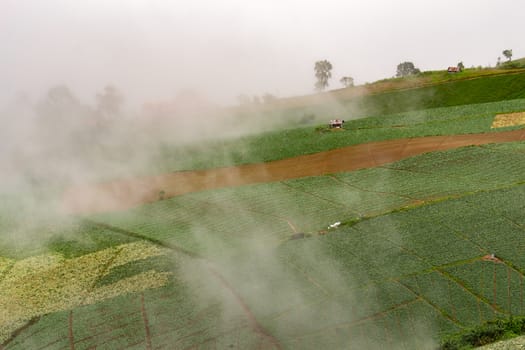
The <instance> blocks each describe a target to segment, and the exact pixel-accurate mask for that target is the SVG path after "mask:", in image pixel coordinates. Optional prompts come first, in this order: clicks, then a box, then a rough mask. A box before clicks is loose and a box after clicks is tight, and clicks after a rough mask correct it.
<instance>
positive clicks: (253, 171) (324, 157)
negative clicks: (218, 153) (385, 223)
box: [63, 130, 525, 214]
mask: <svg viewBox="0 0 525 350" xmlns="http://www.w3.org/2000/svg"><path fill="white" fill-rule="evenodd" d="M524 139H525V130H513V131H507V132H497V133H484V134H466V135H450V136H429V137H419V138H410V139H399V140H389V141H379V142H371V143H366V144H359V145H354V146H348V147H344V148H339V149H334V150H331V151H326V152H320V153H315V154H310V155H304V156H299V157H294V158H289V159H283V160H278V161H273V162H268V163H260V164H248V165H241V166H238V167H226V168H218V169H207V170H196V171H181V172H175V173H169V174H163V175H157V176H147V177H136V178H129V179H121V180H114V181H108V182H105V183H99V184H88V185H82V186H75V187H71V188H69V189H67V190H66V191H65V193H64V197H63V206H64V209H65V210H66V211H67V212H70V213H75V214H86V213H96V212H108V211H117V210H125V209H129V208H132V207H135V206H138V205H141V204H144V203H150V202H155V201H157V200H159V197H160V193H161V192H162V197H163V198H170V197H174V196H178V195H182V194H185V193H191V192H197V191H202V190H208V189H217V188H221V187H232V186H241V185H248V184H255V183H265V182H275V181H283V180H288V179H294V178H301V177H306V176H320V175H326V174H333V173H339V172H347V171H352V170H357V169H363V168H371V167H375V166H378V165H382V164H386V163H391V162H395V161H398V160H400V159H403V158H407V157H411V156H415V155H418V154H422V153H426V152H432V151H440V150H447V149H453V148H458V147H463V146H469V145H482V144H487V143H500V142H511V141H521V140H524Z"/></svg>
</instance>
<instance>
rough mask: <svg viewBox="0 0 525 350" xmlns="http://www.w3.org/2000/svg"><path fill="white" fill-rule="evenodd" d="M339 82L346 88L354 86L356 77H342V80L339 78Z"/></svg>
mask: <svg viewBox="0 0 525 350" xmlns="http://www.w3.org/2000/svg"><path fill="white" fill-rule="evenodd" d="M339 82H340V83H341V84H343V86H344V87H345V88H346V87H350V86H354V78H352V77H342V78H341V80H339Z"/></svg>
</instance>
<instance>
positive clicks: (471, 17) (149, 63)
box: [0, 0, 525, 104]
mask: <svg viewBox="0 0 525 350" xmlns="http://www.w3.org/2000/svg"><path fill="white" fill-rule="evenodd" d="M523 13H525V1H523V0H499V1H496V0H491V1H489V0H460V1H457V0H454V1H452V0H436V1H434V0H424V1H422V0H367V1H350V0H323V1H320V0H317V1H313V0H312V1H310V0H187V1H186V0H171V1H169V0H164V1H161V0H120V1H119V0H0V43H1V52H0V102H1V101H6V100H7V99H8V98H9V97H10V96H13V95H14V94H15V93H17V92H19V91H26V92H28V93H29V94H30V95H31V96H33V98H35V97H38V96H40V95H41V94H42V92H43V91H45V90H46V89H47V88H48V87H50V86H52V85H55V84H59V83H62V84H66V85H68V86H69V87H70V88H71V89H73V91H75V93H77V95H79V96H80V97H81V98H82V99H83V100H85V101H86V102H91V101H90V99H92V97H93V95H94V94H95V93H96V92H97V91H100V90H101V89H102V87H103V86H104V85H105V84H107V83H113V84H115V85H116V86H117V87H119V88H120V89H121V90H122V91H123V92H124V93H125V95H126V96H127V98H128V102H129V101H131V102H132V103H135V104H139V103H142V102H143V101H146V100H161V99H167V98H170V97H172V96H174V95H175V94H176V93H177V92H179V91H181V90H184V89H192V90H197V91H200V92H202V93H204V94H206V95H207V96H209V97H210V98H212V99H213V100H215V101H217V102H227V103H229V102H232V101H235V98H236V96H238V95H239V94H241V93H245V94H249V95H254V94H257V95H262V94H264V93H272V94H275V95H278V96H281V97H284V96H290V95H295V94H307V93H310V92H312V91H313V87H314V83H315V79H314V72H313V66H314V62H315V61H316V60H320V59H327V60H329V61H330V62H331V63H332V64H333V66H334V69H333V72H332V73H333V77H332V80H331V81H330V88H339V87H341V85H340V83H339V79H340V78H341V77H342V76H344V75H350V76H352V77H354V78H355V81H356V83H358V84H360V83H364V82H371V81H374V80H377V79H382V78H386V77H391V76H393V75H394V74H395V69H396V66H397V64H398V63H400V62H403V61H407V60H408V61H412V62H414V64H415V65H416V66H417V67H419V68H420V69H421V70H434V69H444V68H446V67H447V66H450V65H455V64H456V63H457V62H459V61H463V62H464V64H465V66H467V67H470V66H472V65H475V66H478V65H484V66H485V65H488V64H490V65H494V64H495V63H496V60H497V57H498V56H502V59H504V57H503V55H502V53H501V52H502V50H504V49H512V50H513V53H514V57H515V58H518V57H523V56H525V40H523V34H524V33H525V31H524V28H523Z"/></svg>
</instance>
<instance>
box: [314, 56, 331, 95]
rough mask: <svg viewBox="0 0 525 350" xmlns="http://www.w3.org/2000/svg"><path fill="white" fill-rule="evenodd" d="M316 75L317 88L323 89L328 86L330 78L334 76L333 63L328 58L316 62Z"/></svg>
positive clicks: (318, 89)
mask: <svg viewBox="0 0 525 350" xmlns="http://www.w3.org/2000/svg"><path fill="white" fill-rule="evenodd" d="M314 70H315V77H316V78H317V82H316V83H315V89H316V90H317V91H322V90H324V89H325V88H326V87H327V86H328V79H330V78H331V77H332V73H331V70H332V64H331V63H330V62H328V61H327V60H323V61H317V62H315V67H314Z"/></svg>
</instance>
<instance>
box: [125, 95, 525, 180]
mask: <svg viewBox="0 0 525 350" xmlns="http://www.w3.org/2000/svg"><path fill="white" fill-rule="evenodd" d="M524 110H525V99H523V98H520V99H514V100H506V101H498V102H489V103H478V104H472V105H464V106H452V107H436V108H429V109H426V110H418V111H410V112H402V113H391V112H390V113H387V114H384V115H380V116H375V117H368V118H361V119H354V120H352V119H353V118H354V117H353V116H352V115H351V114H349V115H347V116H342V118H343V119H346V121H347V122H346V123H345V130H344V132H317V131H315V128H314V127H303V128H295V129H287V130H278V131H271V132H265V133H261V134H256V135H252V136H245V137H242V138H238V139H229V140H222V141H214V142H209V143H206V142H203V143H199V144H198V145H193V146H187V147H183V148H181V147H175V146H172V145H169V144H165V145H164V146H163V147H161V148H160V149H159V150H157V151H156V152H158V153H157V157H155V158H154V160H153V162H152V167H151V169H134V171H138V172H139V173H152V172H170V171H175V170H187V169H203V168H215V167H223V166H230V165H239V164H248V163H259V162H268V161H273V160H279V159H284V158H289V157H294V156H298V155H303V154H312V153H316V152H321V151H327V150H331V149H336V148H340V147H345V146H350V145H356V144H360V143H366V142H373V141H381V140H393V139H398V138H408V137H420V136H431V135H453V134H469V133H482V132H497V131H499V130H500V129H491V128H490V127H491V124H492V121H493V119H494V117H495V115H496V114H500V113H511V112H517V111H524ZM330 118H331V117H330V114H328V115H327V117H326V118H325V119H326V121H328V120H329V119H330ZM514 128H516V127H514ZM510 129H512V128H501V130H510ZM126 156H128V154H127V153H126Z"/></svg>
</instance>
